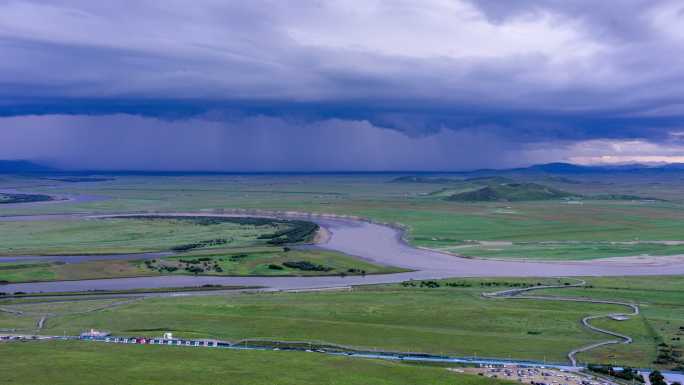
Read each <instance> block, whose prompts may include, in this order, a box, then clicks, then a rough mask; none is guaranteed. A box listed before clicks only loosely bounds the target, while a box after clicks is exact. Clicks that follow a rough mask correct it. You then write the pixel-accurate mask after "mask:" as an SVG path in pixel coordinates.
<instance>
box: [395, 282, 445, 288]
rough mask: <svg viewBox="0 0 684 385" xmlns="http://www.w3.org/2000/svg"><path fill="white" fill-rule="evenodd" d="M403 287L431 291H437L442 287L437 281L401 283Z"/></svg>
mask: <svg viewBox="0 0 684 385" xmlns="http://www.w3.org/2000/svg"><path fill="white" fill-rule="evenodd" d="M401 286H403V287H416V286H420V287H427V288H430V289H436V288H438V287H440V284H439V282H437V281H420V282H419V283H417V282H416V281H404V282H402V283H401Z"/></svg>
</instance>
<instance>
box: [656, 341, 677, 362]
mask: <svg viewBox="0 0 684 385" xmlns="http://www.w3.org/2000/svg"><path fill="white" fill-rule="evenodd" d="M653 363H654V364H658V365H679V366H682V365H683V364H684V361H683V360H682V351H681V350H679V349H675V348H674V347H673V346H670V345H668V344H666V343H665V342H661V343H659V344H658V356H657V357H656V359H655V361H653Z"/></svg>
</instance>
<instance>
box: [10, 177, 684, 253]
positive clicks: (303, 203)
mask: <svg viewBox="0 0 684 385" xmlns="http://www.w3.org/2000/svg"><path fill="white" fill-rule="evenodd" d="M395 177H396V175H389V174H388V175H385V174H374V175H354V174H352V175H280V176H278V175H204V176H202V175H195V176H117V177H116V178H115V180H111V181H104V182H97V183H66V182H57V181H51V183H54V184H57V186H56V187H55V186H52V187H50V188H47V187H45V181H43V180H35V179H32V178H29V177H25V178H18V177H8V178H6V179H3V180H2V181H0V187H3V185H5V186H6V187H9V186H13V187H17V186H20V187H23V188H25V189H26V191H36V192H42V193H47V192H52V193H71V194H88V195H98V196H106V197H109V198H110V199H108V200H101V201H94V202H73V203H56V204H43V205H26V206H24V207H18V206H13V207H0V215H12V214H31V213H34V214H35V213H62V212H83V211H87V212H95V213H112V212H122V211H125V212H132V211H147V210H152V211H188V210H210V209H233V208H241V209H250V208H251V209H268V210H297V211H307V212H324V213H335V214H352V215H359V216H363V217H368V218H372V219H375V220H378V221H382V222H392V223H400V224H403V225H405V226H406V227H407V228H408V229H409V233H408V238H409V240H410V241H411V242H412V243H413V244H416V245H420V246H425V247H432V248H438V249H444V250H448V251H451V252H456V253H462V254H464V255H468V256H475V257H483V258H486V257H495V258H509V257H513V258H534V259H559V260H564V259H593V258H603V257H617V256H633V255H642V254H647V255H654V256H658V255H672V254H681V253H682V252H683V251H684V250H683V248H682V246H681V245H676V244H675V245H672V244H665V243H647V241H648V242H652V241H655V242H660V241H681V240H683V239H682V237H681V225H682V223H683V222H684V204H682V198H681V197H682V196H684V195H682V193H684V183H682V182H681V181H678V180H666V179H665V180H652V179H647V178H643V179H640V178H637V177H632V178H627V179H625V178H618V177H615V178H613V179H611V180H600V181H599V180H592V179H586V180H578V181H575V180H572V181H571V180H566V179H563V178H560V179H550V178H545V177H539V179H540V180H536V181H535V182H536V183H542V184H545V185H548V186H550V187H553V188H555V189H559V190H563V191H568V192H570V193H576V194H578V195H584V196H587V197H592V196H596V197H599V196H606V195H610V196H613V197H620V196H625V197H629V196H631V195H639V196H645V197H653V198H658V199H662V201H635V200H629V199H624V200H620V199H611V200H598V199H597V200H592V199H589V198H587V199H583V200H581V201H567V200H562V199H551V200H544V201H521V202H454V201H448V200H445V197H444V196H441V195H440V194H432V193H434V192H435V191H440V190H442V189H445V188H452V189H453V184H450V183H442V184H440V183H390V181H392V180H393V179H394V178H395ZM449 178H453V177H451V176H450V177H449ZM609 178H610V177H609ZM634 178H636V179H634ZM89 225H90V224H89V223H75V224H54V223H30V224H25V225H23V227H21V228H19V226H17V225H16V224H13V225H12V227H14V228H15V230H14V231H13V230H12V229H9V230H8V231H9V233H6V232H5V231H3V232H0V234H7V235H6V236H5V238H4V239H3V241H4V242H10V244H11V245H12V246H11V247H13V248H16V249H19V250H26V251H29V250H34V251H42V252H60V251H63V250H73V249H74V248H81V249H92V250H95V251H96V252H108V251H113V250H114V249H116V250H124V251H126V250H128V251H136V250H137V251H140V250H149V249H154V248H158V247H159V246H160V245H168V242H169V241H170V242H175V241H181V239H180V238H182V236H181V235H179V234H174V233H173V230H172V229H163V226H159V227H158V230H159V232H157V231H151V230H146V229H141V230H144V231H148V232H149V233H148V234H147V235H146V236H145V237H144V238H141V239H131V236H128V237H127V236H126V230H125V228H126V226H122V227H121V228H120V229H119V230H116V231H111V232H110V231H109V230H107V229H105V228H104V227H106V226H100V225H97V226H94V228H93V229H92V232H91V234H92V236H88V235H83V234H82V233H79V232H78V227H79V226H80V227H87V226H89ZM128 226H132V224H129V225H128ZM176 228H177V227H176ZM72 231H75V235H74V236H73V237H72V236H71V232H72ZM164 231H171V233H170V234H167V233H165V232H164ZM132 232H133V231H132ZM135 232H136V233H138V232H139V231H138V229H136V231H135ZM98 233H104V234H100V235H98ZM10 234H11V235H10ZM32 234H34V235H38V234H39V235H41V236H40V237H36V236H33V235H32ZM183 234H185V232H184V231H183ZM188 236H190V233H188ZM44 239H45V240H50V242H49V243H48V242H44V241H43V240H44ZM60 240H63V242H62V241H60ZM101 240H104V241H105V242H104V243H102V242H97V241H101ZM53 241H54V242H53ZM68 241H71V242H75V243H73V244H72V245H69V244H65V243H64V242H67V243H68ZM480 241H485V242H486V241H505V242H508V244H507V245H503V246H502V245H497V246H496V247H492V246H487V245H479V244H477V242H480ZM240 242H241V237H239V236H237V237H236V240H235V244H236V245H239V244H240ZM615 242H619V243H615ZM0 244H3V245H4V244H5V243H0ZM464 245H465V246H467V247H463V246H464ZM3 252H4V253H7V252H8V251H7V249H5V250H4V251H3Z"/></svg>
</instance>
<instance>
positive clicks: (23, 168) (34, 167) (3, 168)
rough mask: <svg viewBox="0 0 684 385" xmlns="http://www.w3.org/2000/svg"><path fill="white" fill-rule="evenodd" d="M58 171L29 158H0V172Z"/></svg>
mask: <svg viewBox="0 0 684 385" xmlns="http://www.w3.org/2000/svg"><path fill="white" fill-rule="evenodd" d="M55 171H58V170H56V169H54V168H52V167H49V166H45V165H42V164H39V163H35V162H32V161H30V160H0V174H22V173H46V172H55Z"/></svg>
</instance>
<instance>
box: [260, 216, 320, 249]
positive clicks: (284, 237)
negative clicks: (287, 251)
mask: <svg viewBox="0 0 684 385" xmlns="http://www.w3.org/2000/svg"><path fill="white" fill-rule="evenodd" d="M286 223H287V224H289V225H291V227H289V228H287V229H284V230H280V231H276V232H275V233H272V234H263V235H260V236H259V239H268V242H267V243H269V244H271V245H284V244H288V243H302V242H309V241H311V239H312V238H313V237H314V235H315V234H316V231H318V225H317V224H315V223H312V222H306V221H287V222H286Z"/></svg>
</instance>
